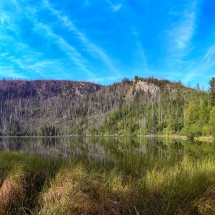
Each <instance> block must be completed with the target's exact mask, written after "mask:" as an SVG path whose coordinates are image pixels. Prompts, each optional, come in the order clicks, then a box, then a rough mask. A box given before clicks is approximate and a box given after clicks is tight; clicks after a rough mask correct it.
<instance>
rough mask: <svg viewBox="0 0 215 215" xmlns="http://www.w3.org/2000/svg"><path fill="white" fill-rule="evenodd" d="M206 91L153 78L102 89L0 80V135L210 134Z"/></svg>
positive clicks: (212, 124)
mask: <svg viewBox="0 0 215 215" xmlns="http://www.w3.org/2000/svg"><path fill="white" fill-rule="evenodd" d="M214 83H215V80H214V78H212V80H211V81H210V87H211V88H210V91H209V92H205V91H201V90H200V89H199V87H198V86H197V88H196V89H193V88H189V87H185V86H183V85H182V84H181V82H174V83H173V82H170V81H168V80H158V79H155V78H139V77H137V76H136V77H135V78H134V80H132V81H131V80H128V79H127V78H124V79H123V80H122V81H121V82H119V83H114V84H112V85H110V86H102V85H99V84H95V83H90V82H77V81H55V80H35V81H26V80H5V79H4V80H1V81H0V99H1V100H0V135H2V136H33V135H35V136H56V135H147V134H166V135H170V134H180V135H186V136H188V137H191V138H193V137H195V136H202V135H204V136H207V135H215V106H214V105H215V96H214V95H215V92H214V89H215V86H214V85H215V84H214Z"/></svg>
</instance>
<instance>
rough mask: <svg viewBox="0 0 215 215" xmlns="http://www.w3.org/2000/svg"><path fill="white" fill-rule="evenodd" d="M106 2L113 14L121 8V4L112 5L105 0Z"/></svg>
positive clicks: (108, 0)
mask: <svg viewBox="0 0 215 215" xmlns="http://www.w3.org/2000/svg"><path fill="white" fill-rule="evenodd" d="M107 2H108V4H109V5H110V8H111V10H112V11H113V12H117V11H119V10H120V9H121V8H122V4H113V3H112V2H111V1H110V0H107Z"/></svg>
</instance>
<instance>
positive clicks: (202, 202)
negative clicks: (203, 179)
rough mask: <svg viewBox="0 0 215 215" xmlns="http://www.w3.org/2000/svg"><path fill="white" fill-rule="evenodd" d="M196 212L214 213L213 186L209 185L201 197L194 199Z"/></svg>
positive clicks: (214, 190) (214, 193)
mask: <svg viewBox="0 0 215 215" xmlns="http://www.w3.org/2000/svg"><path fill="white" fill-rule="evenodd" d="M194 207H196V208H197V211H198V214H201V215H203V214H215V186H211V187H209V188H208V189H207V190H206V191H205V192H204V193H203V195H202V196H201V197H199V198H197V199H196V200H195V201H194Z"/></svg>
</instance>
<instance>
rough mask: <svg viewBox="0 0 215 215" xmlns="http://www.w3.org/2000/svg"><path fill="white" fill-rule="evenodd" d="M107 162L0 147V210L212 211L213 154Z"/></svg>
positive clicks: (214, 184) (214, 197) (42, 214)
mask: <svg viewBox="0 0 215 215" xmlns="http://www.w3.org/2000/svg"><path fill="white" fill-rule="evenodd" d="M107 165H108V164H105V165H104V164H96V163H93V164H92V163H89V162H87V161H83V160H82V161H80V160H78V159H74V160H73V161H72V162H71V161H70V162H66V161H62V160H57V159H54V158H50V157H49V158H48V157H47V158H41V157H39V156H33V155H26V154H21V153H14V152H0V214H39V215H45V214H62V215H63V214H71V215H72V214H74V215H76V214H77V215H79V214H80V215H81V214H86V215H88V214H89V215H91V214H98V215H99V214H101V215H106V214H107V215H121V214H128V215H129V214H132V215H135V214H136V215H140V214H161V215H163V214H167V215H168V214H169V215H172V214H178V215H181V214H187V215H191V214H193V215H194V214H195V215H196V214H197V215H198V214H201V215H202V214H215V158H214V156H213V155H212V154H211V155H207V156H206V155H204V156H198V157H195V156H184V157H183V159H181V160H178V161H177V162H175V163H173V164H172V165H171V166H170V165H167V166H165V165H163V166H161V165H158V164H157V163H156V162H154V165H152V164H150V165H149V166H147V165H145V164H144V165H142V166H141V165H140V164H138V165H137V167H136V169H135V166H134V172H133V173H131V172H130V171H131V170H130V171H129V173H128V172H127V171H126V170H125V169H123V168H121V167H120V166H118V167H112V166H111V168H110V166H109V167H108V166H107Z"/></svg>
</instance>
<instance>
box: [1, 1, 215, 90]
mask: <svg viewBox="0 0 215 215" xmlns="http://www.w3.org/2000/svg"><path fill="white" fill-rule="evenodd" d="M135 75H138V76H139V77H149V76H154V77H156V78H164V79H168V80H172V81H179V80H181V81H182V83H183V84H184V85H189V83H190V85H191V86H192V87H195V86H196V84H197V83H199V84H200V87H203V86H204V88H207V87H208V81H209V80H210V79H211V78H212V77H213V76H215V7H214V0H192V1H189V0H166V1H160V0H60V1H59V0H37V1H35V0H3V1H1V3H0V78H2V77H5V78H15V79H18V78H22V79H30V80H32V79H70V80H87V81H94V82H96V83H98V82H99V83H101V84H105V85H106V84H111V83H113V82H117V81H120V80H122V79H123V78H124V77H127V78H129V79H133V78H134V76H135Z"/></svg>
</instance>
